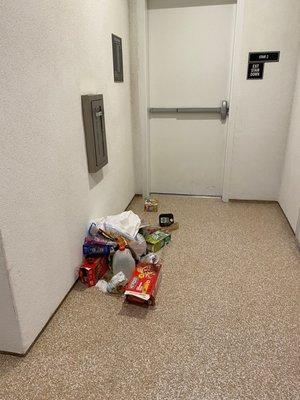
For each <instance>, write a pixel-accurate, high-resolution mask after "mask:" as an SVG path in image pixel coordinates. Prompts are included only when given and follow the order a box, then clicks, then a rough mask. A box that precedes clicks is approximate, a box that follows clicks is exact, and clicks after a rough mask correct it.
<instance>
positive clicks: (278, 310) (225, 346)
mask: <svg viewBox="0 0 300 400" xmlns="http://www.w3.org/2000/svg"><path fill="white" fill-rule="evenodd" d="M159 199H160V212H173V213H174V214H175V216H176V219H177V220H178V221H179V222H180V230H179V231H177V232H176V233H174V234H173V241H172V244H170V245H169V247H168V248H167V249H166V251H165V253H164V269H163V281H162V284H161V287H160V290H159V294H158V304H157V307H156V309H154V310H145V309H142V308H138V307H136V306H133V305H126V306H125V305H123V303H122V299H121V298H115V297H110V296H108V295H105V294H103V293H101V292H99V291H98V290H97V289H95V288H91V289H87V290H83V288H82V286H81V285H80V284H77V285H76V286H75V288H74V289H73V290H72V291H71V293H70V294H69V296H68V297H67V299H66V300H65V302H64V303H63V305H62V306H61V307H60V309H59V310H58V312H57V313H56V314H55V316H54V317H53V319H52V320H51V322H50V323H49V325H48V326H47V328H46V329H45V331H44V332H43V334H42V335H41V336H40V337H39V339H38V341H37V342H36V344H35V345H34V347H33V348H32V349H31V351H30V352H29V354H28V355H27V356H26V357H25V358H17V357H12V356H4V355H0V371H1V376H0V399H1V400H21V399H26V400H33V399H38V400H48V399H49V400H50V399H51V400H52V399H53V400H54V399H59V400H65V399H72V400H74V399H76V400H79V399H85V400H89V399H104V400H106V399H110V400H113V399H118V400H123V399H124V400H125V399H150V400H173V399H182V400H215V399H224V400H225V399H226V400H236V399H247V400H250V399H253V400H254V399H255V400H264V399H266V400H271V399H276V400H279V399H280V400H296V399H300V374H299V372H300V368H299V367H300V364H299V344H300V337H299V334H300V332H299V311H300V308H299V288H300V253H299V250H298V248H297V245H296V242H295V240H294V237H293V235H292V232H291V230H290V228H289V226H288V224H287V222H286V220H285V219H284V217H283V215H282V213H281V210H280V209H279V207H278V205H276V204H249V203H236V202H235V203H229V204H224V203H222V202H221V201H220V200H216V199H199V198H187V197H178V196H160V197H159ZM131 209H132V210H133V211H135V212H137V213H139V214H140V215H141V216H143V217H147V218H148V220H149V218H151V219H152V221H155V219H156V218H157V215H155V214H147V215H146V214H144V213H142V212H141V210H142V199H141V198H135V199H134V201H133V202H132V204H131Z"/></svg>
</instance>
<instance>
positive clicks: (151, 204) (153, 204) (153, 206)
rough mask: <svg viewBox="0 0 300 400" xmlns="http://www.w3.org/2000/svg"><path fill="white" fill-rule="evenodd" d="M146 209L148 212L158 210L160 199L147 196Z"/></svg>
mask: <svg viewBox="0 0 300 400" xmlns="http://www.w3.org/2000/svg"><path fill="white" fill-rule="evenodd" d="M144 210H145V211H147V212H157V211H158V200H157V199H154V198H152V197H146V199H145V204H144Z"/></svg>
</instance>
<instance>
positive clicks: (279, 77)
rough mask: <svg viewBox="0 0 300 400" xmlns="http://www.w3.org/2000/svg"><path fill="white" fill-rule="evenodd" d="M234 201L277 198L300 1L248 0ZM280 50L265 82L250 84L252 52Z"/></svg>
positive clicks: (238, 77)
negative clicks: (278, 60)
mask: <svg viewBox="0 0 300 400" xmlns="http://www.w3.org/2000/svg"><path fill="white" fill-rule="evenodd" d="M244 3H245V15H244V21H243V30H242V46H241V49H242V50H241V59H240V65H239V68H238V72H237V75H236V76H235V78H234V79H236V82H235V85H236V87H237V92H236V93H237V94H236V98H235V102H236V118H235V121H234V139H233V157H232V166H231V176H230V185H229V198H237V199H257V200H277V199H278V194H279V189H280V180H281V171H282V166H283V160H284V154H285V145H286V137H287V133H288V127H289V121H290V114H291V106H292V100H293V93H294V85H295V77H296V65H297V53H298V44H299V38H300V31H299V28H300V16H299V13H300V1H299V0H284V1H282V0H263V1H262V0H245V1H244ZM268 50H279V51H281V57H280V62H279V63H267V64H265V74H264V79H263V80H256V81H255V80H252V81H251V80H246V73H247V63H248V53H249V52H250V51H268Z"/></svg>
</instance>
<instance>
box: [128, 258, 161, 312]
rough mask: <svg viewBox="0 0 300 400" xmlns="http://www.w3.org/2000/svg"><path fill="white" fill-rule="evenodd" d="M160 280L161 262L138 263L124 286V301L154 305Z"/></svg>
mask: <svg viewBox="0 0 300 400" xmlns="http://www.w3.org/2000/svg"><path fill="white" fill-rule="evenodd" d="M160 281H161V264H147V263H139V264H138V265H137V267H136V269H135V271H134V273H133V275H132V277H131V279H130V281H129V282H128V283H127V285H126V288H125V301H126V302H127V303H134V304H137V305H141V306H145V307H148V306H154V305H155V297H156V294H157V290H158V286H159V283H160Z"/></svg>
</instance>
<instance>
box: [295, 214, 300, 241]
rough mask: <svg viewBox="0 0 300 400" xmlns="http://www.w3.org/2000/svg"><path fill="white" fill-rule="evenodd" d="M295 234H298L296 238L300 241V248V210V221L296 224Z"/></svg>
mask: <svg viewBox="0 0 300 400" xmlns="http://www.w3.org/2000/svg"><path fill="white" fill-rule="evenodd" d="M295 235H296V240H297V242H298V246H299V248H300V210H299V216H298V222H297V225H296V231H295Z"/></svg>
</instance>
